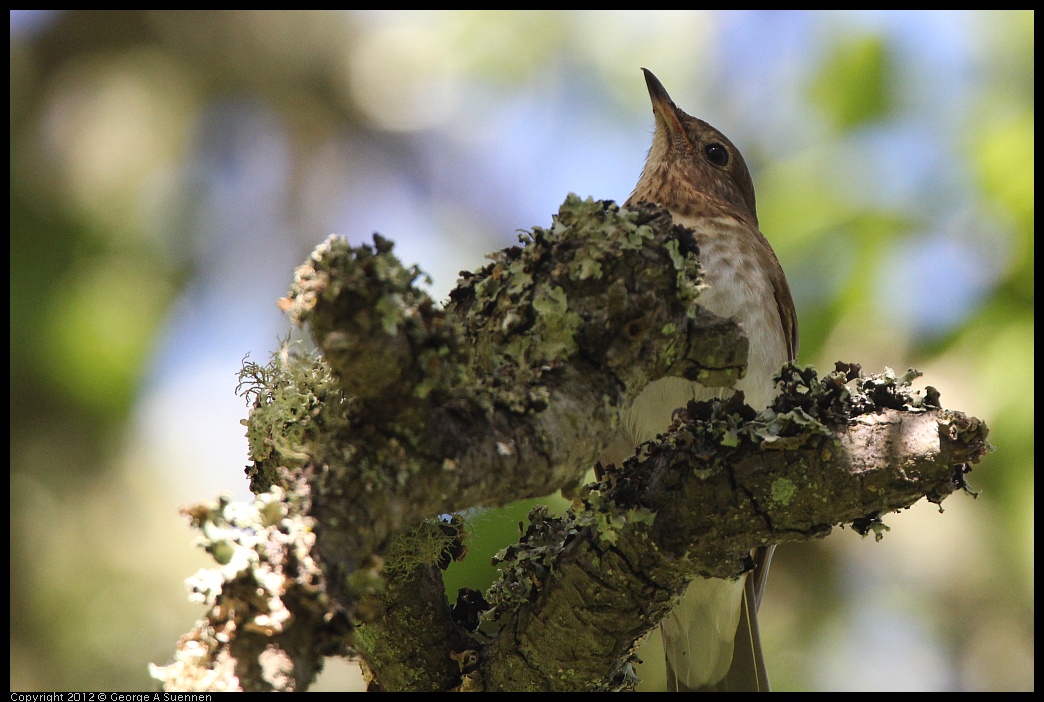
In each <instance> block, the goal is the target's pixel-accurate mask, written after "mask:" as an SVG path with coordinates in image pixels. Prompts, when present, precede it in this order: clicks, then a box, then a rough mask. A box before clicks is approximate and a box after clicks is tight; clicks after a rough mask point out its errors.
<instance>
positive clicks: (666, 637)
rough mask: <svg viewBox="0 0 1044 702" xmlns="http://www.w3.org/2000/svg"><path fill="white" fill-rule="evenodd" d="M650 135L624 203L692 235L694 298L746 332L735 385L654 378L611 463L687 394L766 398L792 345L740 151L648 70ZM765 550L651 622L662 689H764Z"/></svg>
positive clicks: (702, 584) (692, 589)
mask: <svg viewBox="0 0 1044 702" xmlns="http://www.w3.org/2000/svg"><path fill="white" fill-rule="evenodd" d="M642 70H643V71H644V73H645V82H646V86H647V87H648V90H649V97H650V99H651V101H652V111H653V115H654V118H655V131H654V133H653V140H652V146H651V147H650V148H649V154H648V156H647V158H646V162H645V166H644V168H643V169H642V172H641V176H640V177H639V179H638V183H637V185H635V187H634V191H633V192H632V193H631V195H630V196H629V197H628V198H627V200H626V201H625V202H624V207H625V208H626V207H628V206H634V205H636V204H637V203H639V202H648V203H655V204H658V205H660V206H662V207H665V208H666V209H667V210H668V211H669V212H670V214H671V217H672V219H673V221H674V223H675V224H681V225H683V226H685V227H687V228H688V229H691V230H692V231H693V232H694V236H695V238H696V242H697V246H698V250H699V254H698V256H699V260H700V264H701V266H702V271H703V282H704V283H705V284H706V285H707V287H706V288H705V289H704V290H703V291H702V292H701V293H700V297H699V301H698V304H700V305H701V306H703V307H705V308H707V309H708V310H709V311H711V312H713V313H714V314H717V315H719V316H721V317H726V318H727V317H735V318H737V319H738V320H739V322H740V323H741V324H742V326H743V329H744V331H745V333H746V335H747V338H748V340H749V352H748V359H747V367H746V374H745V375H744V376H743V377H742V378H741V379H740V380H738V381H737V382H736V383H735V384H734V386H733V388H709V387H705V386H703V385H701V384H699V383H696V382H692V381H689V380H685V379H683V378H673V377H668V378H661V379H659V380H656V381H653V382H651V383H649V384H648V385H647V386H646V387H645V388H643V389H642V391H641V392H640V393H639V395H638V397H637V398H636V399H635V400H634V402H633V403H632V405H631V407H630V408H629V409H628V410H626V411H625V413H624V416H623V422H622V423H621V424H622V430H621V436H619V437H618V438H617V441H616V442H615V444H614V446H612V447H610V448H609V449H608V450H607V451H606V453H605V454H604V455H603V457H602V462H603V463H617V464H618V463H619V461H621V460H622V458H623V457H626V455H629V454H630V453H633V452H634V450H635V449H636V448H638V447H640V446H641V444H642V443H644V442H646V441H649V440H652V439H655V437H656V436H657V434H660V433H663V432H664V431H666V430H667V428H668V426H669V425H670V424H671V421H672V419H673V414H674V412H675V410H676V408H680V407H685V406H686V404H687V403H688V402H689V401H690V400H709V399H713V398H715V397H719V398H724V397H726V396H730V395H731V394H732V393H734V392H735V391H742V392H743V394H744V400H745V401H746V402H747V404H749V405H750V406H751V407H752V408H754V409H755V410H759V411H760V410H763V409H764V408H766V407H767V406H768V405H769V404H770V403H771V402H772V399H773V396H774V394H775V381H774V376H775V375H776V374H777V373H779V371H780V370H781V369H782V368H783V366H784V365H785V364H786V363H788V362H789V361H793V360H794V359H795V358H796V356H797V349H798V325H797V314H796V310H795V307H794V300H793V297H792V295H791V292H790V286H789V285H788V283H787V278H786V275H785V274H784V273H783V268H782V267H781V266H780V264H779V260H778V259H777V257H776V254H775V252H774V251H773V249H772V246H771V245H770V244H769V242H768V240H767V239H766V238H765V236H764V235H763V234H762V233H761V230H760V228H759V225H758V215H757V208H756V204H755V196H754V183H753V180H752V179H751V176H750V172H749V170H748V169H747V165H746V163H745V162H744V160H743V156H742V155H741V154H740V152H739V149H737V148H736V146H735V145H734V144H733V143H732V142H731V141H730V140H729V139H728V138H727V137H725V135H724V134H722V133H721V132H720V131H718V130H717V129H715V128H714V127H712V126H711V125H709V124H707V123H706V122H704V121H703V120H700V119H698V118H696V117H692V116H690V115H689V114H687V113H686V112H684V111H682V110H681V109H680V108H679V107H678V106H677V105H675V103H674V101H673V100H672V99H671V97H670V95H669V94H668V93H667V90H666V89H665V88H664V87H663V84H662V83H661V82H660V81H659V79H658V78H657V77H656V76H655V75H654V74H653V73H652V72H651V71H649V70H648V69H646V68H643V69H642ZM774 548H775V547H774V546H768V547H763V548H759V549H757V550H756V551H755V552H754V554H753V556H754V563H755V568H754V570H753V571H751V572H750V573H748V574H746V575H744V576H741V577H740V578H739V579H736V580H729V579H719V578H702V577H696V578H695V579H693V581H692V582H691V583H690V584H689V585H688V587H687V589H686V591H685V593H684V594H683V595H682V597H681V598H680V600H679V601H678V602H677V603H676V604H675V605H674V606H673V608H672V610H671V612H670V613H669V614H668V615H667V616H666V617H665V618H664V620H663V621H662V622H661V625H660V630H661V634H662V638H663V643H664V655H665V658H666V663H667V687H668V690H671V691H692V690H707V691H715V690H716V691H767V690H768V676H767V673H766V671H765V664H764V657H763V655H762V651H761V643H760V636H759V633H758V620H757V611H758V607H759V606H760V601H761V595H762V593H763V592H764V588H765V579H766V576H767V573H768V567H769V562H770V560H771V557H772V551H773V549H774Z"/></svg>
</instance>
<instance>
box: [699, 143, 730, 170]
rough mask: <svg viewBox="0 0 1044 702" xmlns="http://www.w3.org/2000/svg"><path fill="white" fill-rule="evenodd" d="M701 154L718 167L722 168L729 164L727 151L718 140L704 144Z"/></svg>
mask: <svg viewBox="0 0 1044 702" xmlns="http://www.w3.org/2000/svg"><path fill="white" fill-rule="evenodd" d="M703 155H704V156H706V157H707V160H708V161H710V162H711V163H713V164H714V165H715V166H717V167H718V168H724V167H725V166H727V165H728V164H729V151H728V149H726V148H725V147H724V146H722V145H721V144H719V143H718V142H713V143H711V144H707V145H706V146H704V147H703Z"/></svg>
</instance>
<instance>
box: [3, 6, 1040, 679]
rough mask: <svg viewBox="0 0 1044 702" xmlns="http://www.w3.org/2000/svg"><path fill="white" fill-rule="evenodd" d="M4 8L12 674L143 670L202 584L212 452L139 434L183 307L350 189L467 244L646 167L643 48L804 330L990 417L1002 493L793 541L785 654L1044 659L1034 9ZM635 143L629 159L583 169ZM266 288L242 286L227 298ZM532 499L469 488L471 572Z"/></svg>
mask: <svg viewBox="0 0 1044 702" xmlns="http://www.w3.org/2000/svg"><path fill="white" fill-rule="evenodd" d="M11 24H12V29H11V49H10V58H11V84H10V95H11V107H10V116H11V192H10V205H11V220H10V221H11V249H10V250H11V339H12V340H11V373H10V379H11V409H12V413H11V416H12V420H11V547H12V548H11V595H10V604H11V632H10V639H11V687H12V689H14V690H52V689H58V690H74V689H79V690H83V689H93V690H114V689H124V690H126V689H143V688H148V687H149V686H150V683H149V680H148V677H147V671H146V664H147V662H149V661H153V662H157V663H164V662H166V660H167V659H168V658H169V656H170V653H171V651H172V649H173V645H174V642H175V640H176V638H177V637H178V636H179V635H180V634H181V633H183V632H184V631H186V630H187V629H188V628H189V627H190V626H191V622H192V620H193V618H194V617H196V616H198V615H199V613H200V612H199V610H198V608H195V607H192V606H190V605H188V604H187V602H186V601H185V597H184V591H183V587H182V584H181V583H182V580H183V579H184V578H185V577H187V576H189V575H191V573H192V571H193V570H194V569H195V568H197V567H201V566H205V565H206V563H207V562H206V560H205V559H204V558H203V557H202V556H201V555H198V554H194V553H191V552H190V550H189V546H188V541H189V538H190V534H189V531H188V529H187V527H186V526H185V525H184V524H182V523H181V522H180V519H179V517H178V516H177V506H178V505H177V504H175V503H174V502H173V501H172V500H171V498H170V496H169V495H170V493H171V492H173V491H174V490H173V486H175V485H180V482H181V481H184V480H186V479H187V478H186V477H185V475H183V473H185V471H184V469H183V468H182V467H178V466H176V465H175V464H174V463H173V460H174V459H173V457H172V456H170V455H167V454H164V453H163V452H162V451H161V450H160V449H158V448H155V447H153V448H151V449H150V448H148V447H143V446H142V445H141V441H140V440H139V439H140V437H136V436H133V431H134V429H133V428H134V427H135V426H137V425H136V424H135V417H136V413H138V412H140V411H141V405H142V404H143V402H144V401H145V400H146V399H147V398H149V397H150V393H151V392H152V391H153V390H154V389H153V388H151V387H150V385H149V383H147V382H145V378H146V377H147V376H148V373H149V370H148V369H149V368H150V367H152V365H153V364H154V363H156V360H155V359H157V358H163V359H179V358H180V357H181V356H183V355H184V354H185V353H186V351H185V348H186V344H187V343H190V342H191V339H184V338H174V339H170V338H166V339H165V336H166V334H167V333H168V332H169V329H170V326H169V325H170V324H171V317H172V314H173V312H174V310H175V309H176V308H177V306H178V305H187V306H190V307H193V308H198V307H200V305H201V303H200V295H201V293H200V289H201V286H203V285H204V282H203V281H210V283H208V284H211V285H213V284H214V281H218V282H225V283H227V287H220V286H217V289H218V292H217V293H215V295H216V297H217V299H218V300H219V302H218V303H215V304H214V309H215V310H217V311H216V312H211V315H212V317H214V316H216V322H215V323H216V324H218V325H221V324H228V326H229V327H230V328H231V321H232V320H233V319H236V318H238V317H241V316H243V314H244V312H243V310H244V309H253V308H262V307H264V308H266V309H271V306H272V303H273V301H274V299H275V297H277V294H272V293H271V292H270V290H271V288H261V287H258V288H251V287H250V286H251V285H253V284H254V282H255V281H257V280H258V279H259V278H260V279H265V278H267V277H272V278H278V280H276V281H274V283H273V284H274V287H276V288H278V287H279V286H283V285H285V281H288V280H289V275H290V270H291V268H292V266H293V265H294V264H295V263H296V262H297V261H299V260H301V259H302V258H303V256H304V255H305V253H306V252H307V251H308V250H309V249H310V248H311V246H312V245H313V244H314V243H317V242H318V241H320V240H322V239H323V238H325V236H326V235H327V234H328V233H329V227H332V226H335V225H338V226H340V225H341V224H342V223H343V221H344V220H339V219H337V216H336V215H334V214H332V213H335V212H338V211H341V210H343V209H345V208H346V207H348V206H347V205H345V204H344V203H345V202H346V201H349V202H351V203H353V204H352V207H354V208H355V209H352V210H351V213H350V215H349V217H348V219H349V221H352V222H355V221H356V220H365V217H364V215H365V213H366V212H367V211H377V212H379V213H380V214H381V216H382V217H386V218H388V222H387V223H385V222H383V221H382V223H381V224H380V226H381V227H382V232H383V233H384V234H385V235H386V236H388V237H390V238H391V239H393V240H396V241H399V240H401V239H402V238H405V236H406V235H407V234H408V233H409V229H408V226H409V225H413V224H417V223H419V224H421V225H423V226H421V229H422V231H421V232H418V233H417V236H419V237H436V238H434V239H425V240H423V245H424V246H425V247H426V248H425V249H424V250H425V251H426V252H427V253H425V254H424V256H425V257H427V256H430V257H431V258H432V259H433V260H436V261H439V260H441V258H440V257H442V256H446V257H447V261H448V262H447V263H446V264H445V265H446V266H448V267H449V270H451V271H453V270H459V269H460V268H464V267H469V266H470V265H472V264H471V263H470V262H472V261H476V262H477V261H480V260H481V258H480V257H481V254H482V253H483V252H484V251H488V250H491V249H495V248H500V247H502V246H504V245H507V244H510V243H512V238H511V233H512V231H513V230H514V229H516V228H523V227H528V226H532V225H540V226H544V225H546V224H547V223H548V220H549V217H550V213H551V212H553V211H554V209H555V208H556V207H557V205H558V204H559V203H560V202H561V201H562V200H563V199H564V198H565V195H566V193H567V192H568V191H569V190H576V191H578V192H579V193H580V194H581V195H583V196H586V195H594V196H596V197H611V198H615V199H617V200H622V199H623V198H624V197H626V195H627V188H629V187H631V185H633V182H634V179H635V178H636V177H637V174H638V169H639V167H640V165H641V159H642V158H643V157H644V153H645V149H647V148H648V143H647V139H648V135H649V130H650V124H651V122H650V119H649V113H648V103H647V99H646V96H645V89H644V86H643V85H642V83H641V76H640V72H639V71H638V67H639V66H642V65H644V66H648V67H650V68H652V69H654V70H656V72H657V74H658V75H659V76H660V78H661V79H662V80H663V81H664V83H665V84H666V85H667V86H668V88H669V89H670V90H671V92H672V95H673V96H674V97H675V99H676V101H677V102H678V103H679V104H680V105H681V106H682V107H683V108H685V109H686V110H688V111H690V112H693V113H696V114H701V115H702V113H701V109H703V108H701V105H702V106H704V107H706V108H707V109H710V110H712V111H714V114H713V119H712V121H713V122H715V123H716V124H718V126H720V127H722V128H723V129H724V130H725V131H726V133H729V134H734V133H738V135H737V137H736V138H734V140H735V141H736V142H737V143H738V144H740V146H741V148H743V150H744V154H745V155H746V156H747V160H748V162H749V163H750V164H751V167H752V171H753V173H754V179H755V182H756V184H757V187H758V202H759V205H760V218H761V222H762V225H763V226H764V228H765V231H766V232H767V233H768V236H769V238H770V239H771V240H772V241H773V244H774V246H775V247H776V249H777V252H778V253H779V256H780V259H781V261H782V263H783V266H784V268H785V269H786V270H787V273H788V277H789V279H790V281H791V284H792V287H793V288H794V293H795V297H796V299H797V305H798V311H799V316H800V322H801V336H802V347H801V354H800V357H801V359H802V360H803V361H805V362H809V363H814V364H816V365H817V366H820V367H830V366H832V364H833V362H834V361H835V360H845V361H857V362H860V363H862V364H863V365H864V367H865V368H867V369H868V370H880V368H881V366H883V365H891V366H892V367H894V368H897V369H899V370H903V369H905V368H906V367H908V366H914V367H917V368H920V369H921V370H923V371H925V379H924V380H925V382H928V383H931V384H932V385H935V386H936V387H938V388H939V389H940V390H941V391H942V401H943V403H944V405H945V406H947V407H951V408H955V409H960V410H963V411H966V412H968V413H970V414H974V415H976V416H979V417H982V418H983V419H985V420H986V421H987V422H988V423H989V425H990V427H991V430H992V432H991V440H992V442H993V443H994V444H995V445H996V446H997V451H996V453H994V454H993V455H991V456H990V457H988V458H987V459H986V460H985V461H983V463H982V464H981V466H979V467H977V469H976V470H975V472H974V473H972V475H971V480H972V484H973V485H974V486H975V487H976V488H980V489H981V490H982V494H981V496H980V498H979V499H977V500H971V499H970V498H967V497H964V496H955V497H954V498H952V499H950V500H947V502H946V503H944V505H943V506H944V507H945V509H946V513H945V514H943V515H939V514H938V513H937V512H936V511H935V510H934V508H933V507H931V506H925V507H924V508H923V509H922V508H921V507H920V506H919V507H917V508H915V509H913V510H910V511H909V512H907V513H904V514H901V515H894V516H890V517H886V518H885V521H886V523H888V524H889V525H890V526H892V527H893V530H892V532H890V533H889V535H888V536H887V537H886V538H885V539H884V540H883V541H882V542H881V543H880V544H874V543H872V542H865V541H862V540H860V539H859V538H858V537H856V536H855V535H853V534H851V533H850V532H842V533H839V534H835V535H833V536H831V537H830V538H829V539H826V540H825V541H823V542H819V543H815V544H803V545H800V546H796V547H792V548H781V549H779V551H778V552H777V556H776V559H775V561H774V564H773V574H772V577H771V578H770V579H769V583H770V584H769V591H768V594H767V600H766V607H765V608H764V610H763V615H762V618H763V636H764V639H765V646H766V650H767V652H768V653H767V655H768V660H769V665H770V673H771V675H772V677H773V682H774V685H775V687H776V688H777V689H804V690H808V689H866V688H873V689H907V688H908V689H939V690H951V689H956V690H1024V689H1032V687H1033V648H1034V645H1033V638H1034V632H1033V609H1034V607H1033V566H1034V562H1033V509H1034V500H1033V453H1034V452H1033V447H1034V441H1033V433H1034V432H1033V429H1034V427H1033V407H1034V403H1033V396H1032V387H1033V381H1034V369H1033V364H1032V359H1033V331H1034V322H1033V302H1034V294H1033V279H1034V266H1033V239H1034V199H1033V193H1034V183H1033V178H1034V176H1033V151H1034V69H1033V66H1034V61H1033V58H1034V27H1033V13H1032V12H993V13H947V12H940V13H912V14H901V13H900V14H893V13H857V12H851V13H847V12H830V13H761V12H752V13H745V12H739V13H704V12H679V13H657V12H638V13H619V12H601V11H600V12H591V13H585V12H521V11H514V12H494V11H482V12H467V11H452V12H451V11H429V12H420V13H405V14H400V13H395V12H316V13H313V12H251V13H245V12H216V11H212V12H196V11H184V12H160V11H154V12H145V11H122V12H108V11H77V12H47V13H37V11H32V14H26V13H25V12H19V13H13V14H12V23H11ZM215 125H217V126H215ZM744 130H745V131H744ZM255 141H256V142H257V143H256V146H257V148H254V146H255ZM625 151H626V152H627V153H626V154H624V153H623V152H625ZM266 159H270V160H266ZM273 164H274V165H273ZM615 171H619V172H620V173H619V180H618V181H613V182H619V192H587V191H585V190H584V188H585V187H588V183H596V184H599V185H597V186H591V187H605V186H604V183H605V182H608V181H606V180H604V179H603V180H598V179H597V176H604V175H606V174H607V173H610V172H615ZM215 174H216V175H215ZM578 174H579V175H578ZM556 175H557V176H559V177H561V180H559V179H556ZM581 176H582V177H592V179H591V180H589V181H583V180H581ZM237 179H238V180H237ZM574 179H576V182H574ZM244 181H246V182H247V184H248V185H249V186H250V187H252V188H255V190H253V191H249V192H247V193H246V194H244V188H245V187H246V186H243V185H242V182H244ZM230 183H231V184H230ZM563 183H565V185H564V186H563V185H562V184H563ZM542 189H549V192H544V191H543V190H542ZM247 195H250V196H251V197H252V198H253V199H251V197H247ZM396 198H399V199H396ZM520 203H529V204H528V205H525V206H523V205H522V204H520ZM222 206H225V207H226V209H221V208H222ZM360 208H361V209H360ZM349 209H350V208H349ZM403 211H408V212H411V213H417V212H419V213H424V215H425V217H428V219H419V218H418V215H416V214H414V215H411V216H413V217H414V219H409V217H407V218H406V219H405V220H400V219H393V218H394V217H396V216H398V215H399V213H401V212H403ZM531 211H537V212H542V213H545V215H544V218H543V220H537V221H531V220H529V219H528V218H529V217H530V214H529V213H530V212H531ZM215 212H217V213H218V214H217V215H215V214H214V213H215ZM271 220H276V221H278V223H279V225H280V226H278V227H273V231H272V232H270V233H269V234H268V235H267V236H269V238H264V237H265V236H266V235H265V234H264V233H263V232H262V231H260V230H261V229H263V227H262V226H260V225H261V224H264V223H265V222H268V221H271ZM365 221H369V220H365ZM360 226H361V225H360ZM395 226H402V227H403V229H395V228H394V227H395ZM341 233H345V234H348V235H350V236H368V235H369V231H361V232H360V231H357V230H353V231H342V232H341ZM237 236H238V238H237ZM280 236H282V237H283V238H284V239H286V238H290V239H293V238H294V237H297V238H298V239H297V240H296V241H295V242H293V243H292V244H291V245H290V246H284V248H282V249H280V248H279V247H280V245H281V244H280V242H281V240H280V238H279V237H280ZM291 249H292V250H291ZM279 256H284V257H285V259H282V258H279ZM266 261H268V267H265V262H266ZM955 261H956V262H955ZM408 262H412V261H408ZM416 262H417V263H419V264H420V265H421V267H422V268H425V269H427V270H430V267H431V266H432V265H434V264H432V263H431V262H430V261H427V260H424V259H420V260H417V261H416ZM454 267H455V268H454ZM266 271H279V273H271V274H269V273H267V272H266ZM276 283H277V284H276ZM237 289H248V290H250V291H251V295H252V297H250V298H249V301H248V302H246V303H243V302H239V301H236V302H235V303H234V302H233V300H232V299H227V300H226V299H225V298H222V297H221V296H230V294H231V293H230V292H229V291H234V290H237ZM262 290H263V291H264V292H260V291H262ZM190 294H191V295H193V296H194V297H189V298H187V296H189V295H190ZM222 302H224V304H222ZM237 305H238V306H237ZM244 305H245V308H244ZM229 342H230V343H232V344H233V345H237V346H242V345H243V342H239V341H238V340H237V339H236V338H232V339H229ZM274 343H275V341H274V335H273V344H274ZM164 344H165V345H166V346H164ZM248 351H255V352H258V353H262V354H263V352H264V350H262V349H251V348H241V349H240V350H239V351H238V352H237V357H241V356H242V355H243V354H245V353H247V352H248ZM168 362H169V361H168ZM160 370H161V371H162V369H160ZM154 372H155V371H154ZM233 374H234V371H230V373H229V376H230V381H231V380H232V376H233ZM1013 380H1014V382H1012V381H1013ZM1026 392H1029V393H1030V394H1029V395H1028V396H1023V394H1024V393H1026ZM244 411H245V410H244ZM240 430H241V428H240V427H239V426H238V425H236V424H234V423H230V425H229V426H228V432H229V434H230V435H234V436H237V437H238V434H239V433H240ZM176 441H177V442H179V443H183V444H190V445H191V444H192V443H193V441H194V437H191V436H189V437H176ZM186 452H187V453H189V454H191V455H192V457H193V460H194V461H196V462H198V463H200V464H203V465H204V466H205V470H219V469H220V470H228V466H221V467H220V468H219V467H217V466H211V465H209V463H208V461H210V460H212V459H211V457H209V456H208V455H206V454H205V453H204V452H202V451H200V450H199V449H197V448H195V447H194V446H189V447H187V448H186ZM245 460H246V456H245V455H244V456H243V461H245ZM233 469H234V470H239V467H238V466H235V467H233ZM168 476H169V477H168ZM244 480H245V478H244ZM212 497H213V495H209V494H200V495H198V498H199V499H207V498H212ZM529 508H530V504H529V503H527V504H520V505H513V506H511V507H509V508H506V509H505V510H503V511H488V512H481V513H476V514H474V515H471V516H470V521H471V522H472V529H471V536H470V537H469V550H470V553H471V556H470V558H469V559H468V561H466V562H465V563H464V564H455V565H454V567H453V568H452V569H451V571H450V573H449V575H448V579H449V585H450V588H449V591H450V595H451V597H452V595H453V593H454V592H455V589H456V587H459V586H462V585H464V584H467V585H469V586H472V587H475V586H481V585H483V584H486V583H488V582H489V581H490V580H491V579H492V577H493V576H494V575H495V573H494V572H493V571H492V569H491V568H490V566H489V558H490V556H491V555H492V554H493V553H495V552H496V551H497V550H499V548H501V547H502V546H503V545H505V544H506V543H507V542H509V541H511V540H513V539H514V538H516V537H517V530H518V525H517V524H518V522H519V521H520V520H521V519H524V515H525V514H526V513H528V511H529ZM340 669H341V670H344V669H345V668H344V667H343V666H341V667H340ZM649 683H650V684H652V685H655V684H657V683H658V681H656V680H655V679H650V680H649ZM324 684H326V685H328V686H336V685H338V684H341V685H345V684H351V683H346V682H340V683H337V682H334V683H331V682H329V681H327V682H325V683H324Z"/></svg>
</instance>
